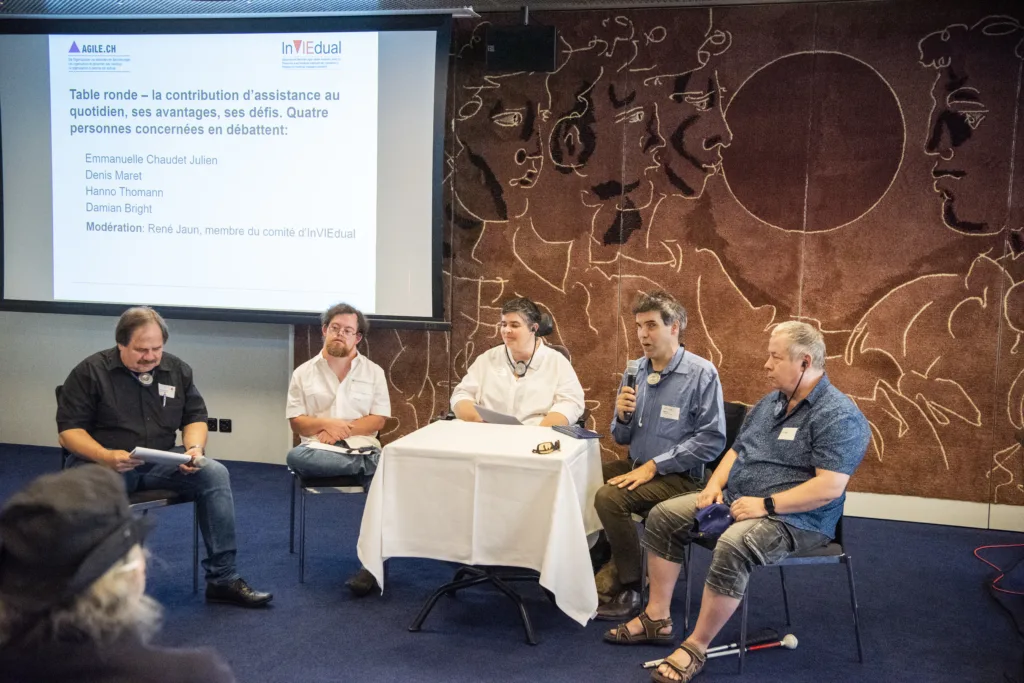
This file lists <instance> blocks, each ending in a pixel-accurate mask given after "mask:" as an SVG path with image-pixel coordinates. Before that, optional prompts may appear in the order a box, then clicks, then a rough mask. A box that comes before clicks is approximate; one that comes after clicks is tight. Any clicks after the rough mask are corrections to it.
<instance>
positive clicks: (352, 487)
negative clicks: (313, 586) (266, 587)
mask: <svg viewBox="0 0 1024 683" xmlns="http://www.w3.org/2000/svg"><path fill="white" fill-rule="evenodd" d="M397 426H398V419H397V418H394V417H389V418H387V419H386V420H385V421H384V426H383V427H382V428H381V431H380V432H379V433H378V434H386V433H387V432H389V431H391V430H392V429H394V428H395V427H397ZM378 439H379V440H380V442H381V444H380V445H381V448H383V447H384V439H383V438H382V437H379V436H378ZM288 474H290V475H292V481H291V495H292V501H291V512H290V515H289V520H288V552H289V553H292V554H294V553H295V499H296V492H298V496H297V497H298V499H299V583H305V582H306V497H307V496H308V495H309V494H310V493H313V492H319V491H320V490H323V489H328V490H335V491H338V492H340V493H366V487H367V485H368V484H369V481H368V479H367V478H366V477H361V476H356V475H347V476H339V477H304V476H302V475H301V474H299V473H298V472H296V471H295V470H293V469H292V468H291V467H289V468H288ZM314 495H315V493H314ZM384 568H385V570H386V569H387V563H386V562H385V563H384Z"/></svg>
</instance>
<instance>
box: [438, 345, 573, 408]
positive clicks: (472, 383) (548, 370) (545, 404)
mask: <svg viewBox="0 0 1024 683" xmlns="http://www.w3.org/2000/svg"><path fill="white" fill-rule="evenodd" d="M466 400H469V401H472V402H473V403H475V404H480V405H482V406H483V407H485V408H487V409H489V410H494V411H496V412H499V413H505V414H506V415H514V416H515V417H516V418H517V419H518V420H519V421H520V422H522V423H523V424H527V425H537V424H540V422H541V420H543V419H544V416H545V415H547V414H548V413H549V412H556V413H560V414H562V415H565V417H566V419H567V420H569V424H573V423H575V422H576V420H578V419H579V418H580V415H582V414H583V408H584V403H583V386H582V385H581V384H580V380H579V378H578V377H576V371H575V370H573V368H572V365H571V364H570V363H569V361H568V360H566V358H565V356H563V355H562V354H561V353H559V352H558V351H555V350H554V349H552V348H551V347H549V346H547V345H546V344H541V345H540V346H539V347H538V349H537V353H535V354H534V356H533V362H532V363H530V369H529V370H528V371H527V372H526V376H525V377H523V378H522V379H519V380H516V376H515V373H514V372H513V371H512V367H511V366H510V365H509V361H508V356H507V355H506V353H505V345H504V344H501V345H499V346H495V347H494V348H493V349H490V350H488V351H485V352H484V353H482V354H480V355H479V356H478V357H477V359H476V360H475V361H473V364H472V365H470V366H469V372H467V373H466V376H465V377H463V378H462V381H461V382H459V386H457V387H455V391H454V392H453V393H452V400H451V405H452V409H453V410H454V409H455V404H457V403H458V402H459V401H466Z"/></svg>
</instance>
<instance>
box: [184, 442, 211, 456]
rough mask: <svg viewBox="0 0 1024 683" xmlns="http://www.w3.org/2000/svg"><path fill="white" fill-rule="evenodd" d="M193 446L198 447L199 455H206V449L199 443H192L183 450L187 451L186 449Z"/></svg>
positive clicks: (188, 449) (190, 448)
mask: <svg viewBox="0 0 1024 683" xmlns="http://www.w3.org/2000/svg"><path fill="white" fill-rule="evenodd" d="M193 448H198V449H199V455H203V456H205V455H206V449H205V448H203V447H202V446H200V445H199V444H193V445H191V446H189V447H188V448H186V449H185V451H186V452H187V451H190V450H192V449H193Z"/></svg>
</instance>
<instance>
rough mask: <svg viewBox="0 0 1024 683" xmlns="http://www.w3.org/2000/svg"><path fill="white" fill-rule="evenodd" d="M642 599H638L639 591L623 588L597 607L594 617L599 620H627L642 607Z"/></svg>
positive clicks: (638, 612)
mask: <svg viewBox="0 0 1024 683" xmlns="http://www.w3.org/2000/svg"><path fill="white" fill-rule="evenodd" d="M643 606H644V605H643V601H641V599H640V592H639V591H635V590H633V589H631V588H627V589H625V590H623V591H622V592H621V593H619V594H618V595H616V596H615V597H614V598H612V599H611V600H610V601H609V602H606V603H605V604H603V605H601V606H600V607H598V608H597V615H596V616H595V617H594V618H595V619H600V620H601V621H617V622H619V623H621V622H624V621H629V620H630V619H632V618H633V617H635V616H636V615H638V614H640V610H641V609H643Z"/></svg>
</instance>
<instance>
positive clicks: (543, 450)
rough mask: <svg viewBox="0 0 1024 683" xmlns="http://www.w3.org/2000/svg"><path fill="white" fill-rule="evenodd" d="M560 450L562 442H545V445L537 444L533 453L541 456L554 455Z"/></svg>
mask: <svg viewBox="0 0 1024 683" xmlns="http://www.w3.org/2000/svg"><path fill="white" fill-rule="evenodd" d="M560 450H562V442H561V441H545V442H544V443H539V444H537V447H536V448H534V449H533V452H534V453H538V454H540V455H547V454H548V453H554V452H555V451H560Z"/></svg>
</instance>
